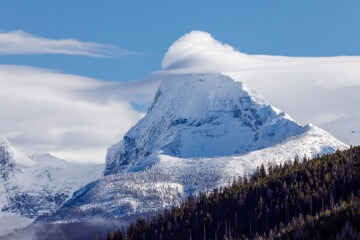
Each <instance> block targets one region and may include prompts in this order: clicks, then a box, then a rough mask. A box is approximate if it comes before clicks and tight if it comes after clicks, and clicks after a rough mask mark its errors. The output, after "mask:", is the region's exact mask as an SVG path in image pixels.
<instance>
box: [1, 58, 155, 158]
mask: <svg viewBox="0 0 360 240" xmlns="http://www.w3.org/2000/svg"><path fill="white" fill-rule="evenodd" d="M136 84H137V83H131V84H121V83H116V82H104V81H99V80H94V79H90V78H85V77H80V76H75V75H70V74H63V73H58V72H54V71H50V70H46V69H39V68H33V67H25V66H10V65H0V86H1V87H0V112H1V114H0V136H3V137H7V138H8V139H9V140H10V141H11V142H13V144H14V145H15V146H16V147H18V148H19V149H20V150H22V151H24V152H25V153H27V154H31V153H41V152H51V153H53V154H55V155H56V156H58V157H60V158H63V159H66V160H70V161H78V162H104V159H105V153H106V149H107V147H109V146H110V145H112V144H114V143H115V142H117V141H119V140H120V139H121V137H122V135H123V134H124V133H125V132H126V131H127V130H128V129H129V128H130V127H131V126H132V125H133V124H134V123H136V121H137V120H138V119H139V118H140V117H141V116H142V114H141V113H139V112H137V111H135V110H134V109H133V108H132V106H131V105H130V103H129V100H131V101H137V99H139V101H149V99H142V98H138V97H136V94H135V93H134V91H133V89H134V88H136V89H137V91H136V93H137V94H140V95H141V96H143V97H144V96H148V95H149V94H147V91H148V89H147V88H146V84H144V86H145V88H141V87H136ZM125 93H126V94H125Z"/></svg>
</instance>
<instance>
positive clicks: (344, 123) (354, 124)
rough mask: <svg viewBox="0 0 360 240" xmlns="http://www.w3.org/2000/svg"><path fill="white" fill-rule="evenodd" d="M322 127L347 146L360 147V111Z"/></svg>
mask: <svg viewBox="0 0 360 240" xmlns="http://www.w3.org/2000/svg"><path fill="white" fill-rule="evenodd" d="M321 127H322V128H324V129H325V130H326V131H329V132H330V133H331V134H333V135H334V136H335V137H336V138H338V139H339V140H341V141H343V142H344V143H346V144H349V145H353V146H358V145H360V109H358V110H355V111H354V112H352V113H350V114H348V115H346V116H344V117H341V118H339V119H336V120H334V121H331V122H328V123H325V124H322V125H321Z"/></svg>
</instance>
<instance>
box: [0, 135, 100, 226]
mask: <svg viewBox="0 0 360 240" xmlns="http://www.w3.org/2000/svg"><path fill="white" fill-rule="evenodd" d="M103 170H104V165H103V164H99V165H79V164H72V163H68V162H66V161H64V160H61V159H59V158H56V157H55V156H52V155H51V154H49V153H45V154H36V155H32V156H30V157H28V156H26V155H25V154H23V153H22V152H20V151H19V150H18V149H16V148H15V147H14V146H13V145H12V144H11V143H10V142H9V141H8V140H7V139H6V138H0V230H1V231H0V233H1V232H3V231H5V230H6V229H5V228H7V227H8V228H9V230H10V229H11V227H21V226H22V225H27V224H29V223H31V222H32V221H33V220H34V219H35V218H37V217H38V216H40V215H42V214H47V213H50V212H52V211H54V210H57V209H58V208H59V207H61V206H62V205H63V204H64V203H65V202H66V200H68V199H69V198H70V197H71V195H72V194H73V192H74V191H75V190H77V189H79V188H81V187H83V186H84V185H86V184H87V183H88V182H89V181H93V180H95V179H97V178H99V177H100V176H101V174H102V172H103ZM7 219H11V220H12V222H15V223H19V226H16V225H14V226H9V224H6V222H7ZM15 223H14V224H15ZM5 225H8V226H5Z"/></svg>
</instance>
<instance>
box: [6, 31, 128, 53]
mask: <svg viewBox="0 0 360 240" xmlns="http://www.w3.org/2000/svg"><path fill="white" fill-rule="evenodd" d="M14 54H68V55H83V56H90V57H117V56H122V55H132V54H135V52H132V51H129V50H125V49H121V48H118V47H116V46H113V45H110V44H99V43H93V42H81V41H78V40H75V39H60V40H55V39H48V38H43V37H38V36H34V35H32V34H30V33H26V32H24V31H21V30H17V31H11V32H3V33H1V32H0V55H14Z"/></svg>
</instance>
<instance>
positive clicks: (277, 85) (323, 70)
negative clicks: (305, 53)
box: [162, 31, 360, 124]
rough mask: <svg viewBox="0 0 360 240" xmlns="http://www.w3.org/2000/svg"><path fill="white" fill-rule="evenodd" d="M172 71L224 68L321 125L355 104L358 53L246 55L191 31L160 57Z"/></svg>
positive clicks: (358, 97)
mask: <svg viewBox="0 0 360 240" xmlns="http://www.w3.org/2000/svg"><path fill="white" fill-rule="evenodd" d="M162 67H163V71H165V72H168V73H188V72H222V73H225V74H228V75H230V76H231V77H233V78H234V79H236V80H238V81H243V82H245V83H246V84H247V85H249V86H250V87H252V88H253V89H254V90H256V91H257V92H258V93H259V94H261V95H262V96H263V97H264V98H266V99H267V100H269V101H270V102H272V103H273V104H274V105H276V106H277V107H279V108H281V109H282V110H284V111H286V112H287V113H289V114H290V115H291V116H292V117H293V118H294V119H296V120H298V121H299V122H301V123H303V124H306V123H309V122H312V123H314V124H321V123H324V122H327V121H330V120H333V119H335V118H337V117H340V116H342V115H344V114H346V113H348V112H351V111H353V109H357V108H358V107H357V105H358V103H359V102H360V95H359V94H358V93H359V92H360V71H359V69H360V57H358V56H355V57H349V56H340V57H283V56H265V55H248V54H244V53H241V52H239V51H236V50H235V49H234V48H233V47H231V46H229V45H227V44H223V43H221V42H219V41H217V40H215V39H214V38H213V37H212V36H211V35H210V34H209V33H205V32H201V31H193V32H191V33H189V34H185V35H184V36H182V37H181V38H180V39H179V40H177V41H176V42H175V43H174V44H173V45H172V46H171V47H170V48H169V49H168V51H167V53H166V54H165V56H164V58H163V61H162Z"/></svg>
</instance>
